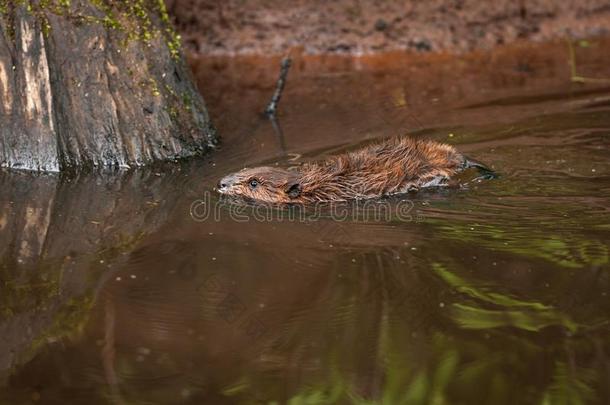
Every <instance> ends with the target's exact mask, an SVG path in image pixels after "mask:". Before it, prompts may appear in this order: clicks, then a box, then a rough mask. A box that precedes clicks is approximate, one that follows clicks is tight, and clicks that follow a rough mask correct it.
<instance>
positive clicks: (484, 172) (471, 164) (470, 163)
mask: <svg viewBox="0 0 610 405" xmlns="http://www.w3.org/2000/svg"><path fill="white" fill-rule="evenodd" d="M463 168H464V169H477V171H478V172H479V173H480V174H481V176H482V177H483V178H484V179H495V178H497V177H499V175H498V174H497V173H496V172H494V171H493V170H491V169H490V168H489V167H487V166H485V165H484V164H483V163H481V162H477V161H476V160H474V159H470V158H468V157H465V156H464V166H463Z"/></svg>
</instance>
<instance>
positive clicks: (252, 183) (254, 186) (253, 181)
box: [249, 179, 258, 188]
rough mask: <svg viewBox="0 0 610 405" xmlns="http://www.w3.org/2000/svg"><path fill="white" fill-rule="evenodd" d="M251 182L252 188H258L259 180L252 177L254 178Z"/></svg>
mask: <svg viewBox="0 0 610 405" xmlns="http://www.w3.org/2000/svg"><path fill="white" fill-rule="evenodd" d="M249 184H250V188H256V187H258V180H256V179H252V180H250V183H249Z"/></svg>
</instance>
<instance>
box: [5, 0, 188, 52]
mask: <svg viewBox="0 0 610 405" xmlns="http://www.w3.org/2000/svg"><path fill="white" fill-rule="evenodd" d="M90 3H91V5H92V6H93V7H94V11H93V12H92V13H91V14H82V13H81V12H80V11H78V10H80V9H78V10H76V9H75V8H73V7H72V3H71V0H38V1H36V0H0V14H1V15H2V18H4V19H5V20H6V22H7V24H6V25H7V26H8V27H9V29H8V32H9V36H11V38H14V33H15V25H14V20H15V11H16V9H17V8H18V7H25V8H26V10H27V12H28V13H30V14H32V15H34V16H35V17H36V19H37V21H38V23H39V24H40V26H41V28H42V30H43V33H45V35H48V34H49V32H50V30H51V25H50V23H49V20H48V13H52V14H55V15H60V16H65V17H68V18H70V20H71V21H73V22H74V23H89V24H101V25H103V26H104V27H105V28H106V29H110V30H114V31H117V32H119V33H120V34H122V35H124V38H125V41H124V43H125V45H127V44H128V43H129V42H130V41H141V42H143V43H145V44H147V45H150V44H151V43H152V41H153V40H154V39H156V38H158V37H162V38H163V39H164V42H165V44H166V46H167V48H168V50H169V53H170V55H171V57H172V58H174V59H177V58H178V57H179V56H180V49H181V43H180V36H179V35H178V34H177V33H176V31H175V30H174V28H173V27H172V24H171V21H170V18H169V14H168V13H167V9H166V7H165V3H164V2H163V0H90Z"/></svg>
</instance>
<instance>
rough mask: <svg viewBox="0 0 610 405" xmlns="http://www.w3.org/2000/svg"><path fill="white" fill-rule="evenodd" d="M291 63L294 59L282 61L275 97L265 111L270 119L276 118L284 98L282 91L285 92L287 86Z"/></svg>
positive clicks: (287, 58) (288, 58)
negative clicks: (279, 105)
mask: <svg viewBox="0 0 610 405" xmlns="http://www.w3.org/2000/svg"><path fill="white" fill-rule="evenodd" d="M291 63H292V59H290V57H289V56H287V57H285V58H284V59H282V64H281V67H280V77H279V78H278V79H277V85H276V86H275V92H274V93H273V97H271V101H270V102H269V104H268V105H267V108H266V109H265V114H266V115H267V116H268V117H275V114H276V112H277V107H278V104H279V102H280V99H281V98H282V91H283V90H284V85H285V84H286V77H287V76H288V70H289V69H290V64H291Z"/></svg>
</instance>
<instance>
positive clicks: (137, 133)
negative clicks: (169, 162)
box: [0, 0, 216, 171]
mask: <svg viewBox="0 0 610 405" xmlns="http://www.w3.org/2000/svg"><path fill="white" fill-rule="evenodd" d="M0 17H1V18H0V118H1V122H2V125H1V126H0V165H1V166H3V167H11V168H21V169H30V170H42V171H58V170H65V169H69V168H74V167H82V166H85V167H98V166H119V167H132V166H139V165H144V164H147V163H150V162H153V161H157V160H165V159H178V158H185V157H190V156H195V155H200V154H202V153H204V152H206V151H207V150H208V149H210V148H211V147H213V145H214V144H215V142H216V136H215V130H214V127H213V126H212V125H211V123H210V119H209V116H208V114H207V111H206V109H205V105H204V102H203V99H202V98H201V96H200V95H199V93H198V91H197V89H196V88H195V86H194V85H193V82H192V80H191V77H190V73H189V71H188V68H187V67H186V64H185V63H184V59H183V57H182V55H181V53H180V50H179V38H178V37H177V36H176V34H175V33H174V31H173V29H172V27H171V26H170V23H169V19H168V17H167V12H166V10H165V6H164V4H163V1H160V0H134V1H128V0H52V1H46V2H42V1H37V0H0Z"/></svg>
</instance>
